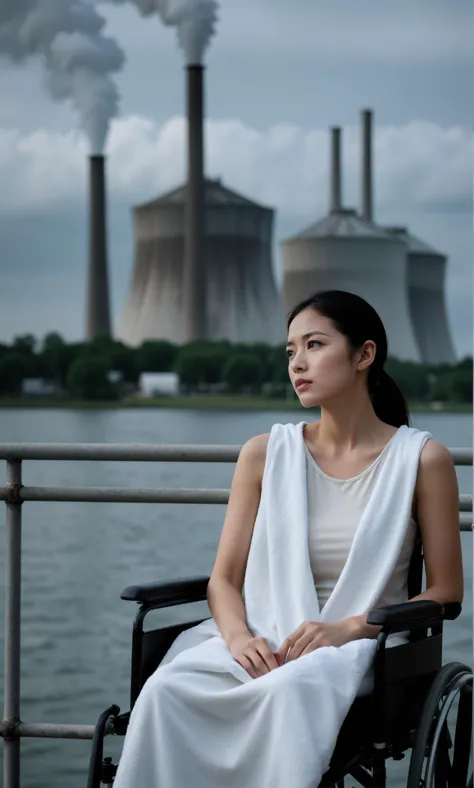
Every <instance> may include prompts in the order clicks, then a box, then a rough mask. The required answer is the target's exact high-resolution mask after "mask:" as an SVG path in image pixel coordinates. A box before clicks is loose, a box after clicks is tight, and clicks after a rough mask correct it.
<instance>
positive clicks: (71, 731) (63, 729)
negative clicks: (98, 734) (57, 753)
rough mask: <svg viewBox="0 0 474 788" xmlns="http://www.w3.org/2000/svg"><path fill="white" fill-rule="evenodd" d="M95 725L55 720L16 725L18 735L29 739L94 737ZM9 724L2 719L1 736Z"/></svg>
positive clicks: (0, 723) (0, 722)
mask: <svg viewBox="0 0 474 788" xmlns="http://www.w3.org/2000/svg"><path fill="white" fill-rule="evenodd" d="M94 728H95V725H63V724H62V723H54V722H20V723H18V725H16V726H15V733H16V735H17V736H21V737H22V738H28V739H92V738H93V736H94ZM8 729H9V726H7V725H5V722H2V721H0V736H4V734H5V733H7V731H8ZM106 733H107V731H106Z"/></svg>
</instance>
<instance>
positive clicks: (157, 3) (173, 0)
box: [112, 0, 218, 65]
mask: <svg viewBox="0 0 474 788" xmlns="http://www.w3.org/2000/svg"><path fill="white" fill-rule="evenodd" d="M112 2H115V3H122V4H123V3H125V2H131V3H132V4H133V5H135V6H137V8H138V10H139V11H140V13H141V14H142V15H143V16H151V15H152V14H158V16H159V17H160V18H161V20H162V22H163V23H164V24H165V25H169V26H170V27H175V28H176V32H177V35H178V41H179V45H180V46H181V48H182V49H183V50H184V56H185V58H186V63H187V65H198V64H201V63H202V62H203V59H204V52H205V51H206V48H207V46H208V44H209V41H210V39H211V37H212V36H213V34H214V30H215V24H216V21H217V7H218V2H217V0H112Z"/></svg>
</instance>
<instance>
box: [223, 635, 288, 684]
mask: <svg viewBox="0 0 474 788" xmlns="http://www.w3.org/2000/svg"><path fill="white" fill-rule="evenodd" d="M228 648H229V651H230V653H231V654H232V656H233V657H234V659H235V660H236V662H238V663H239V665H242V667H243V668H244V669H245V670H246V671H247V673H249V674H250V676H252V678H253V679H256V678H258V676H263V675H264V674H265V673H270V671H271V670H274V669H275V668H277V667H278V662H277V660H276V657H275V654H274V653H273V651H272V650H271V648H270V646H269V645H268V643H267V641H266V640H264V638H254V637H253V635H251V634H250V633H249V634H248V635H246V634H245V633H244V634H241V635H237V636H236V637H234V638H233V639H232V640H231V641H230V642H229V643H228Z"/></svg>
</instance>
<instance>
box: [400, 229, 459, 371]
mask: <svg viewBox="0 0 474 788" xmlns="http://www.w3.org/2000/svg"><path fill="white" fill-rule="evenodd" d="M387 229H388V230H389V232H391V233H392V234H393V235H394V236H395V237H397V238H400V239H401V240H403V241H404V242H405V244H406V246H407V256H408V304H409V309H410V316H411V320H412V323H413V328H414V331H415V336H416V339H417V342H418V347H419V350H420V355H421V358H422V359H423V361H424V362H425V363H426V364H454V363H455V362H456V354H455V351H454V347H453V343H452V339H451V332H450V329H449V321H448V317H447V310H446V302H445V278H446V262H447V260H446V257H445V256H444V255H443V254H441V253H440V252H437V251H436V250H435V249H432V248H431V247H430V246H428V245H427V244H425V243H424V242H423V241H420V239H419V238H416V237H415V236H414V235H411V233H409V232H408V231H407V229H406V228H405V227H389V228H387Z"/></svg>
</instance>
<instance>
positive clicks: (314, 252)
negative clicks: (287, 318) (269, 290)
mask: <svg viewBox="0 0 474 788" xmlns="http://www.w3.org/2000/svg"><path fill="white" fill-rule="evenodd" d="M361 117H362V146H361V149H362V162H361V164H362V167H361V169H362V178H361V209H360V214H358V213H357V212H356V211H355V210H350V209H347V208H344V207H343V203H342V197H341V191H342V189H341V183H342V178H341V150H340V148H341V130H340V129H339V128H334V129H332V132H331V175H330V200H329V204H330V212H329V215H328V216H326V217H324V218H322V219H320V220H319V221H317V222H316V223H315V224H313V225H311V226H310V227H309V228H308V229H306V230H304V231H303V232H301V233H299V234H298V235H296V236H294V237H291V238H289V239H287V240H286V241H284V242H283V243H282V255H283V266H284V277H283V301H284V306H285V310H286V311H287V312H289V311H290V310H291V309H292V308H293V307H294V306H295V304H297V303H298V302H299V301H301V300H303V299H305V298H307V297H308V296H309V295H310V294H311V293H313V292H315V291H317V290H329V289H331V290H332V289H337V290H348V291H350V292H353V293H356V294H358V295H360V296H362V297H363V298H365V299H366V300H367V301H368V302H369V303H370V304H371V305H372V306H373V307H374V308H375V309H376V310H377V312H378V313H379V315H380V317H381V318H382V320H383V322H384V325H385V328H386V331H387V336H388V341H389V353H390V355H392V356H394V357H396V358H398V359H400V360H404V361H414V362H425V363H430V364H439V363H445V362H447V363H452V362H454V361H455V356H454V350H453V345H452V341H451V338H450V334H449V327H448V321H447V317H446V309H445V301H444V278H445V266H446V258H445V257H443V255H440V254H438V253H437V252H435V251H434V250H431V249H430V248H429V247H428V246H426V245H425V244H424V243H423V242H421V241H419V240H418V239H416V238H415V237H414V236H412V235H410V234H409V232H407V231H406V230H404V229H401V228H384V227H380V226H379V225H377V224H376V223H375V222H374V221H373V185H372V174H373V173H372V113H371V111H370V110H363V111H362V115H361Z"/></svg>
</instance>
